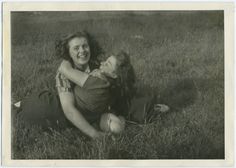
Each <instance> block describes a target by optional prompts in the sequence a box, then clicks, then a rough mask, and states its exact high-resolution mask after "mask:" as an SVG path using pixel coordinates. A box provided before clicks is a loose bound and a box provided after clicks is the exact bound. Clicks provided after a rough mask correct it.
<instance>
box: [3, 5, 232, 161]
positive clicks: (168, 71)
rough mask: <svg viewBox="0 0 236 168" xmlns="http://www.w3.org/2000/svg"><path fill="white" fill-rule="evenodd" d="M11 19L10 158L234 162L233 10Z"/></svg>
mask: <svg viewBox="0 0 236 168" xmlns="http://www.w3.org/2000/svg"><path fill="white" fill-rule="evenodd" d="M231 5H232V4H231ZM9 14H10V16H9V19H10V21H9V23H10V29H9V34H10V36H9V41H10V42H9V43H10V46H9V50H10V55H9V57H10V65H11V66H10V73H9V74H8V75H9V76H10V79H11V80H10V81H8V82H9V83H10V86H11V87H10V102H9V104H10V105H9V106H10V111H9V112H8V113H9V114H10V119H9V121H10V124H9V127H10V147H11V153H10V154H11V156H10V159H12V160H117V161H119V160H166V159H167V161H168V160H172V159H174V160H182V159H191V160H221V161H224V160H227V158H226V156H227V155H228V154H226V146H227V144H226V143H227V142H226V132H225V130H226V125H227V122H228V121H227V120H226V117H225V116H226V115H229V114H231V112H232V111H231V110H229V111H226V110H225V109H226V108H227V107H226V103H225V102H226V97H225V94H226V90H225V88H227V87H228V86H226V85H225V84H226V77H225V74H228V73H229V72H227V71H226V66H225V65H226V62H225V61H226V54H225V53H226V50H227V49H226V45H225V43H226V42H227V40H226V33H225V30H226V26H225V22H226V21H225V18H226V14H225V11H224V9H221V10H220V9H215V10H205V9H204V10H200V9H199V10H184V9H183V10H179V9H178V10H173V9H169V10H167V9H165V10H148V9H144V10H140V9H137V10H134V9H132V10H127V9H125V10H109V9H107V10H79V9H78V10H71V11H68V10H65V11H63V10H60V11H59V10H45V11H44V10H15V11H14V10H12V11H10V13H9ZM3 61H4V60H3ZM3 84H4V83H3ZM4 113H5V112H4ZM9 114H8V115H9ZM229 123H230V121H229ZM231 138H232V137H231Z"/></svg>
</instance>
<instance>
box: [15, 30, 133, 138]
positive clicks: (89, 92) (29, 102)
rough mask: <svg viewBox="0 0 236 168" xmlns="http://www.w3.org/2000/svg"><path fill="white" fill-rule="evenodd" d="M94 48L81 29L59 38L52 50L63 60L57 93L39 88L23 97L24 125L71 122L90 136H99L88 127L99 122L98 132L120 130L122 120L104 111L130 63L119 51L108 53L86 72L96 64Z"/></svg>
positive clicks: (49, 125) (66, 124)
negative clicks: (105, 57)
mask: <svg viewBox="0 0 236 168" xmlns="http://www.w3.org/2000/svg"><path fill="white" fill-rule="evenodd" d="M94 49H97V48H93V46H92V41H91V38H89V35H88V34H87V33H84V32H79V33H76V34H73V35H70V36H68V37H66V38H65V39H62V40H60V41H59V43H58V44H57V47H56V51H57V55H59V56H60V57H62V58H63V59H64V61H63V62H62V64H61V66H60V68H59V72H58V74H57V76H56V85H57V90H58V94H54V93H53V92H52V91H43V92H40V93H36V94H33V95H31V96H30V97H28V98H26V99H25V100H23V101H22V106H21V108H22V111H21V113H20V115H21V116H22V118H23V119H24V120H25V122H26V123H27V124H37V125H40V126H41V127H43V128H59V129H63V128H67V127H70V126H71V123H72V124H73V125H74V126H76V127H77V128H79V129H80V130H81V131H82V132H84V133H85V134H86V135H88V136H90V137H92V138H99V137H101V136H102V135H103V133H102V132H101V131H100V130H99V129H97V128H95V127H94V126H92V124H94V123H99V122H100V121H101V122H100V127H101V128H100V129H101V130H102V131H110V132H115V133H118V132H120V131H122V130H123V129H124V119H123V118H122V117H116V116H115V115H114V114H110V113H108V112H109V109H110V106H111V104H112V100H113V99H112V91H113V90H115V89H114V88H116V85H119V87H120V86H122V85H123V84H124V83H125V82H126V81H127V79H128V77H129V75H127V74H128V73H129V72H128V71H129V70H130V68H132V66H131V64H130V61H129V58H128V55H127V54H125V53H123V52H121V53H120V54H118V55H115V56H111V57H109V58H108V59H107V61H105V62H104V63H102V64H101V66H100V68H99V69H96V70H94V71H92V72H91V73H90V69H91V68H93V67H95V66H94V65H96V64H95V62H96V59H95V58H96V57H95V54H94ZM122 74H126V75H125V76H126V77H125V76H124V75H122ZM120 88H121V87H120ZM58 95H59V96H58ZM113 98H114V97H113ZM62 109H63V110H62ZM104 113H106V114H104ZM102 114H103V115H102ZM68 120H69V122H68ZM111 123H112V124H111Z"/></svg>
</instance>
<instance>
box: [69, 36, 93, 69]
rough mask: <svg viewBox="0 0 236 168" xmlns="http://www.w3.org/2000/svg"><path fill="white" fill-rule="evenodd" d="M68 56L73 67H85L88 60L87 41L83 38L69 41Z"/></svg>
mask: <svg viewBox="0 0 236 168" xmlns="http://www.w3.org/2000/svg"><path fill="white" fill-rule="evenodd" d="M68 45H69V54H70V57H71V58H72V60H73V62H74V64H75V66H77V67H81V66H84V65H87V64H88V62H89V59H90V55H91V53H90V47H89V44H88V40H87V39H86V38H84V37H75V38H73V39H72V40H70V41H69V43H68Z"/></svg>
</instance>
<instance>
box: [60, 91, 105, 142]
mask: <svg viewBox="0 0 236 168" xmlns="http://www.w3.org/2000/svg"><path fill="white" fill-rule="evenodd" d="M59 97H60V101H61V105H62V109H63V111H64V114H65V116H66V118H67V119H68V120H69V121H71V122H72V123H73V124H74V125H75V126H76V127H77V128H79V129H80V130H81V131H82V132H83V133H85V134H86V135H88V136H90V137H91V138H99V137H101V136H102V133H101V132H99V131H97V130H96V129H95V128H93V127H92V126H91V125H90V124H89V123H88V121H87V120H86V119H85V118H84V116H83V115H82V114H81V113H80V112H79V111H78V109H77V108H76V107H75V104H74V103H75V100H74V99H75V98H74V95H73V93H71V92H61V93H59Z"/></svg>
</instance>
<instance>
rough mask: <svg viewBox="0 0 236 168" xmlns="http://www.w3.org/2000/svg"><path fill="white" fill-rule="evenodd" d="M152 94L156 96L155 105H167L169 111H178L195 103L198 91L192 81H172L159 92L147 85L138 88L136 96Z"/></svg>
mask: <svg viewBox="0 0 236 168" xmlns="http://www.w3.org/2000/svg"><path fill="white" fill-rule="evenodd" d="M159 90H160V89H159ZM153 94H156V95H158V96H157V103H160V104H166V105H168V106H169V107H170V109H171V111H179V110H181V109H183V108H185V107H187V106H189V105H192V104H193V103H194V102H195V100H196V98H197V94H198V90H197V87H196V85H195V83H194V80H193V79H189V78H186V79H182V80H178V81H173V82H172V83H169V84H167V86H166V87H165V88H164V89H163V90H161V91H160V92H158V89H157V88H152V87H150V86H147V85H144V86H142V87H141V88H139V93H138V96H142V95H153Z"/></svg>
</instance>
